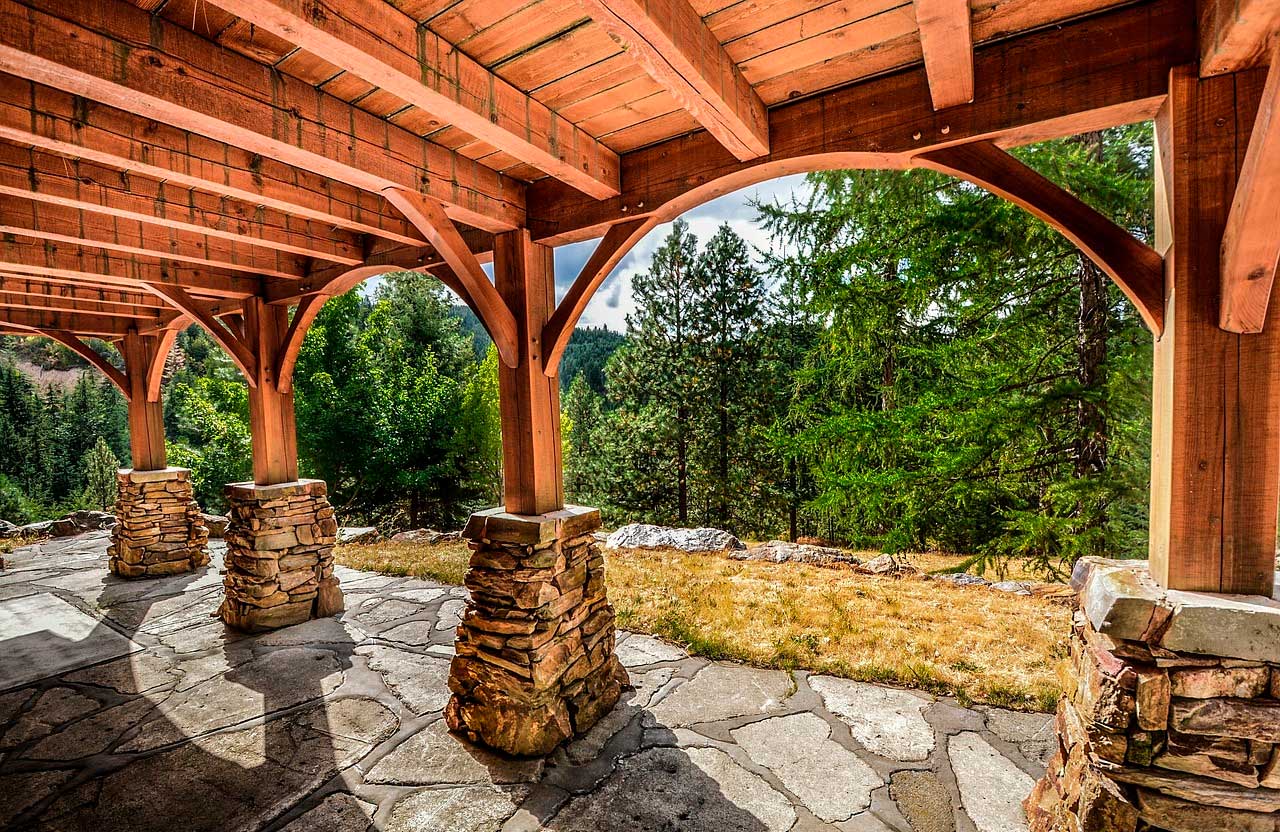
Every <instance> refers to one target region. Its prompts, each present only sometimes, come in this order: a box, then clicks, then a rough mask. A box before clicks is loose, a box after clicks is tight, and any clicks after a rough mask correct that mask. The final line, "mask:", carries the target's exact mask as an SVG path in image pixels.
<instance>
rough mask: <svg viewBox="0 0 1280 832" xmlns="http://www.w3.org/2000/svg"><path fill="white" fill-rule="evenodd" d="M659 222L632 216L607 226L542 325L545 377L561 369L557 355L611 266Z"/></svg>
mask: <svg viewBox="0 0 1280 832" xmlns="http://www.w3.org/2000/svg"><path fill="white" fill-rule="evenodd" d="M657 224H658V220H657V219H656V218H649V219H635V220H627V221H626V222H620V223H618V224H617V225H611V226H609V230H608V232H606V233H605V235H604V238H603V239H602V240H600V242H599V244H598V245H596V249H595V251H593V252H591V257H589V258H588V259H587V262H586V263H585V264H584V265H583V267H582V271H580V272H578V276H577V277H576V278H575V279H574V281H573V285H572V286H570V287H569V291H568V292H566V293H565V296H564V298H563V299H562V300H561V301H560V305H559V306H558V307H556V311H555V312H554V313H553V314H552V316H551V319H550V320H548V321H547V325H546V326H545V327H543V329H542V346H543V359H542V372H543V373H544V374H546V375H547V376H548V377H554V376H556V375H558V374H559V373H560V359H561V357H563V356H564V350H565V347H567V346H569V338H570V337H571V336H572V335H573V329H574V327H576V326H577V325H578V319H579V318H581V317H582V313H583V312H584V311H585V310H586V308H587V304H588V303H590V302H591V296H592V295H594V294H595V293H596V290H597V289H599V288H600V284H601V283H604V281H605V278H607V277H608V276H609V273H610V272H612V271H613V268H614V266H617V265H618V262H619V261H621V260H622V258H623V257H625V256H626V254H627V252H628V251H630V250H631V249H632V248H633V247H634V246H635V244H636V243H638V242H640V240H642V239H643V238H644V235H645V234H648V233H649V231H650V230H651V229H652V228H653V227H654V226H656V225H657Z"/></svg>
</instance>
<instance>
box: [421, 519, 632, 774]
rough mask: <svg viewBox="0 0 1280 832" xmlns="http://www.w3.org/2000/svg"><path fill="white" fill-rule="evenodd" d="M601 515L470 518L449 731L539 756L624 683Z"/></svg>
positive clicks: (590, 719)
mask: <svg viewBox="0 0 1280 832" xmlns="http://www.w3.org/2000/svg"><path fill="white" fill-rule="evenodd" d="M599 527H600V512H599V511H598V510H596V509H593V508H580V507H576V506H568V507H566V508H565V509H563V510H561V511H557V512H552V513H549V514H542V515H536V516H524V515H514V514H508V513H506V512H503V511H502V510H500V509H495V510H492V511H487V512H482V513H479V514H475V515H472V517H471V519H470V521H469V522H468V523H467V527H466V530H465V531H464V532H463V536H464V537H465V538H466V539H467V540H468V541H469V542H470V547H471V550H472V555H471V568H470V571H469V572H468V573H467V580H466V585H467V589H469V590H470V592H471V598H470V601H469V602H468V604H467V608H466V611H465V613H464V615H463V617H462V623H461V624H460V625H459V626H458V638H457V643H456V648H457V655H456V656H455V658H454V660H453V665H452V667H451V670H450V674H449V689H450V690H452V691H453V698H452V699H451V700H450V702H449V706H448V708H447V709H446V711H445V719H446V720H447V721H448V724H449V727H450V728H451V729H452V730H454V731H456V732H458V733H461V734H464V735H465V736H467V737H468V738H470V739H471V740H472V741H475V742H480V743H483V744H485V745H488V746H490V747H492V748H496V749H499V750H501V751H504V752H507V753H509V754H517V755H529V756H533V755H542V754H546V753H548V752H550V751H551V750H552V749H554V748H555V747H556V746H557V745H559V744H560V743H561V742H563V741H564V740H566V739H569V738H570V737H573V736H575V735H577V734H580V733H582V732H584V731H586V730H587V729H589V728H590V727H591V726H592V725H594V724H595V722H596V721H597V720H598V719H599V718H600V717H601V716H603V715H604V714H606V713H608V712H609V711H610V710H611V709H612V708H613V706H614V705H615V704H616V703H617V701H618V697H619V695H620V694H621V692H622V687H623V686H624V685H626V684H627V677H626V671H624V670H623V669H622V665H621V664H620V663H619V662H618V660H617V657H616V656H615V655H614V617H613V607H611V606H610V605H609V600H608V598H607V596H606V594H605V584H604V557H603V556H602V555H601V554H600V552H599V549H598V546H597V544H596V542H595V538H594V537H593V535H592V533H593V532H594V531H595V530H596V529H598V528H599Z"/></svg>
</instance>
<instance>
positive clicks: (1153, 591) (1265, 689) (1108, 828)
mask: <svg viewBox="0 0 1280 832" xmlns="http://www.w3.org/2000/svg"><path fill="white" fill-rule="evenodd" d="M1072 584H1073V586H1075V588H1076V589H1077V590H1078V591H1079V593H1080V595H1079V601H1080V609H1079V611H1078V612H1077V613H1076V616H1075V619H1074V622H1073V628H1072V633H1071V651H1070V655H1071V658H1070V660H1069V661H1068V662H1066V663H1064V666H1063V669H1062V673H1061V676H1062V681H1063V684H1064V686H1065V688H1066V690H1067V693H1066V695H1065V696H1064V697H1063V699H1062V701H1061V702H1060V703H1059V706H1058V721H1057V730H1058V743H1059V747H1058V752H1057V754H1056V755H1055V756H1054V758H1053V759H1052V760H1051V761H1050V763H1049V767H1048V770H1047V771H1046V773H1045V776H1044V778H1043V779H1041V780H1040V782H1039V783H1037V784H1036V787H1035V789H1034V790H1033V791H1032V793H1031V796H1030V797H1029V798H1028V799H1027V802H1026V804H1025V805H1026V809H1027V816H1028V819H1029V820H1030V823H1031V829H1032V832H1049V831H1050V830H1052V832H1068V830H1070V832H1090V831H1091V830H1093V831H1095V832H1137V830H1141V832H1192V830H1206V832H1207V831H1208V830H1224V831H1226V830H1249V831H1250V832H1253V831H1254V830H1280V753H1277V751H1278V749H1280V701H1278V700H1280V602H1277V601H1276V600H1273V599H1271V598H1263V597H1261V596H1241V595H1221V594H1211V593H1201V592H1183V591H1178V590H1165V589H1162V588H1161V587H1160V586H1159V584H1157V583H1156V581H1155V580H1154V579H1153V578H1152V577H1151V574H1150V572H1149V571H1148V569H1147V563H1146V561H1107V560H1102V559H1099V558H1086V559H1084V560H1082V561H1081V562H1080V563H1079V564H1078V565H1077V567H1076V571H1075V575H1074V576H1073V577H1072Z"/></svg>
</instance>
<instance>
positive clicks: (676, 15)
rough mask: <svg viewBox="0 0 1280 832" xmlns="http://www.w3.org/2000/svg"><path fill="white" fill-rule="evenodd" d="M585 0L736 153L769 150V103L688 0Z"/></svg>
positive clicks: (634, 54) (602, 22)
mask: <svg viewBox="0 0 1280 832" xmlns="http://www.w3.org/2000/svg"><path fill="white" fill-rule="evenodd" d="M580 2H581V3H582V5H583V6H584V7H585V8H586V10H587V13H588V14H590V15H591V17H592V18H594V19H595V21H596V22H597V23H598V24H600V26H601V27H603V28H604V30H605V31H607V32H608V33H609V34H610V36H612V37H613V38H614V40H616V41H618V42H619V43H621V44H622V45H623V46H625V47H626V49H627V52H628V54H629V55H630V56H631V57H632V58H633V59H634V60H636V61H637V62H638V63H639V64H640V65H641V66H642V67H644V70H645V71H646V72H648V73H649V75H650V76H651V77H652V78H653V79H654V80H655V81H657V82H658V83H659V84H661V85H662V86H663V87H664V88H666V90H667V91H668V92H670V93H671V95H672V96H673V97H674V98H675V100H676V101H677V102H679V104H680V106H681V107H683V108H684V109H685V110H687V111H688V112H689V114H690V115H692V116H693V117H694V118H695V119H697V121H698V123H699V124H701V125H702V126H703V127H704V128H706V130H707V132H708V133H710V134H711V135H712V136H714V137H715V138H716V140H717V141H719V142H720V144H722V145H723V146H724V147H725V149H726V150H728V151H729V152H730V153H732V154H733V155H734V157H735V158H737V159H740V160H747V159H755V158H758V157H760V156H764V155H765V154H767V153H768V152H769V119H768V117H767V115H766V112H765V106H764V102H763V101H761V100H760V96H759V95H757V94H756V91H755V90H754V89H752V87H751V84H750V83H748V82H747V79H746V78H745V77H744V76H743V74H742V72H741V71H740V70H739V69H738V66H737V64H735V63H734V62H733V60H732V59H731V58H730V57H729V55H728V54H727V53H726V52H725V50H724V47H723V46H721V45H720V41H719V39H718V38H716V36H715V35H714V34H713V33H712V32H711V30H710V29H708V28H707V25H706V24H705V23H703V22H702V18H701V17H699V15H698V12H697V11H696V10H694V8H693V7H692V6H691V5H689V0H580Z"/></svg>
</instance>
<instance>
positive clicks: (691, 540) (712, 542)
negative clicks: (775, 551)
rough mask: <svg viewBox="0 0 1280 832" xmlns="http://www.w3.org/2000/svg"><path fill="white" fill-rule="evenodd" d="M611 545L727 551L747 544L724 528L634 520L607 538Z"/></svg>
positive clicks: (742, 547)
mask: <svg viewBox="0 0 1280 832" xmlns="http://www.w3.org/2000/svg"><path fill="white" fill-rule="evenodd" d="M604 545H605V547H606V548H609V549H679V550H680V551H682V552H728V551H734V550H742V549H746V548H747V547H746V546H744V545H742V541H741V540H739V539H738V538H736V537H734V536H733V535H731V534H729V533H728V532H726V531H722V530H721V529H706V528H703V529H680V528H675V527H672V526H651V525H649V524H647V523H631V524H630V525H627V526H623V527H622V528H620V529H618V530H617V531H616V532H614V533H613V534H611V535H609V537H608V539H607V540H606V541H605V544H604Z"/></svg>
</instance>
